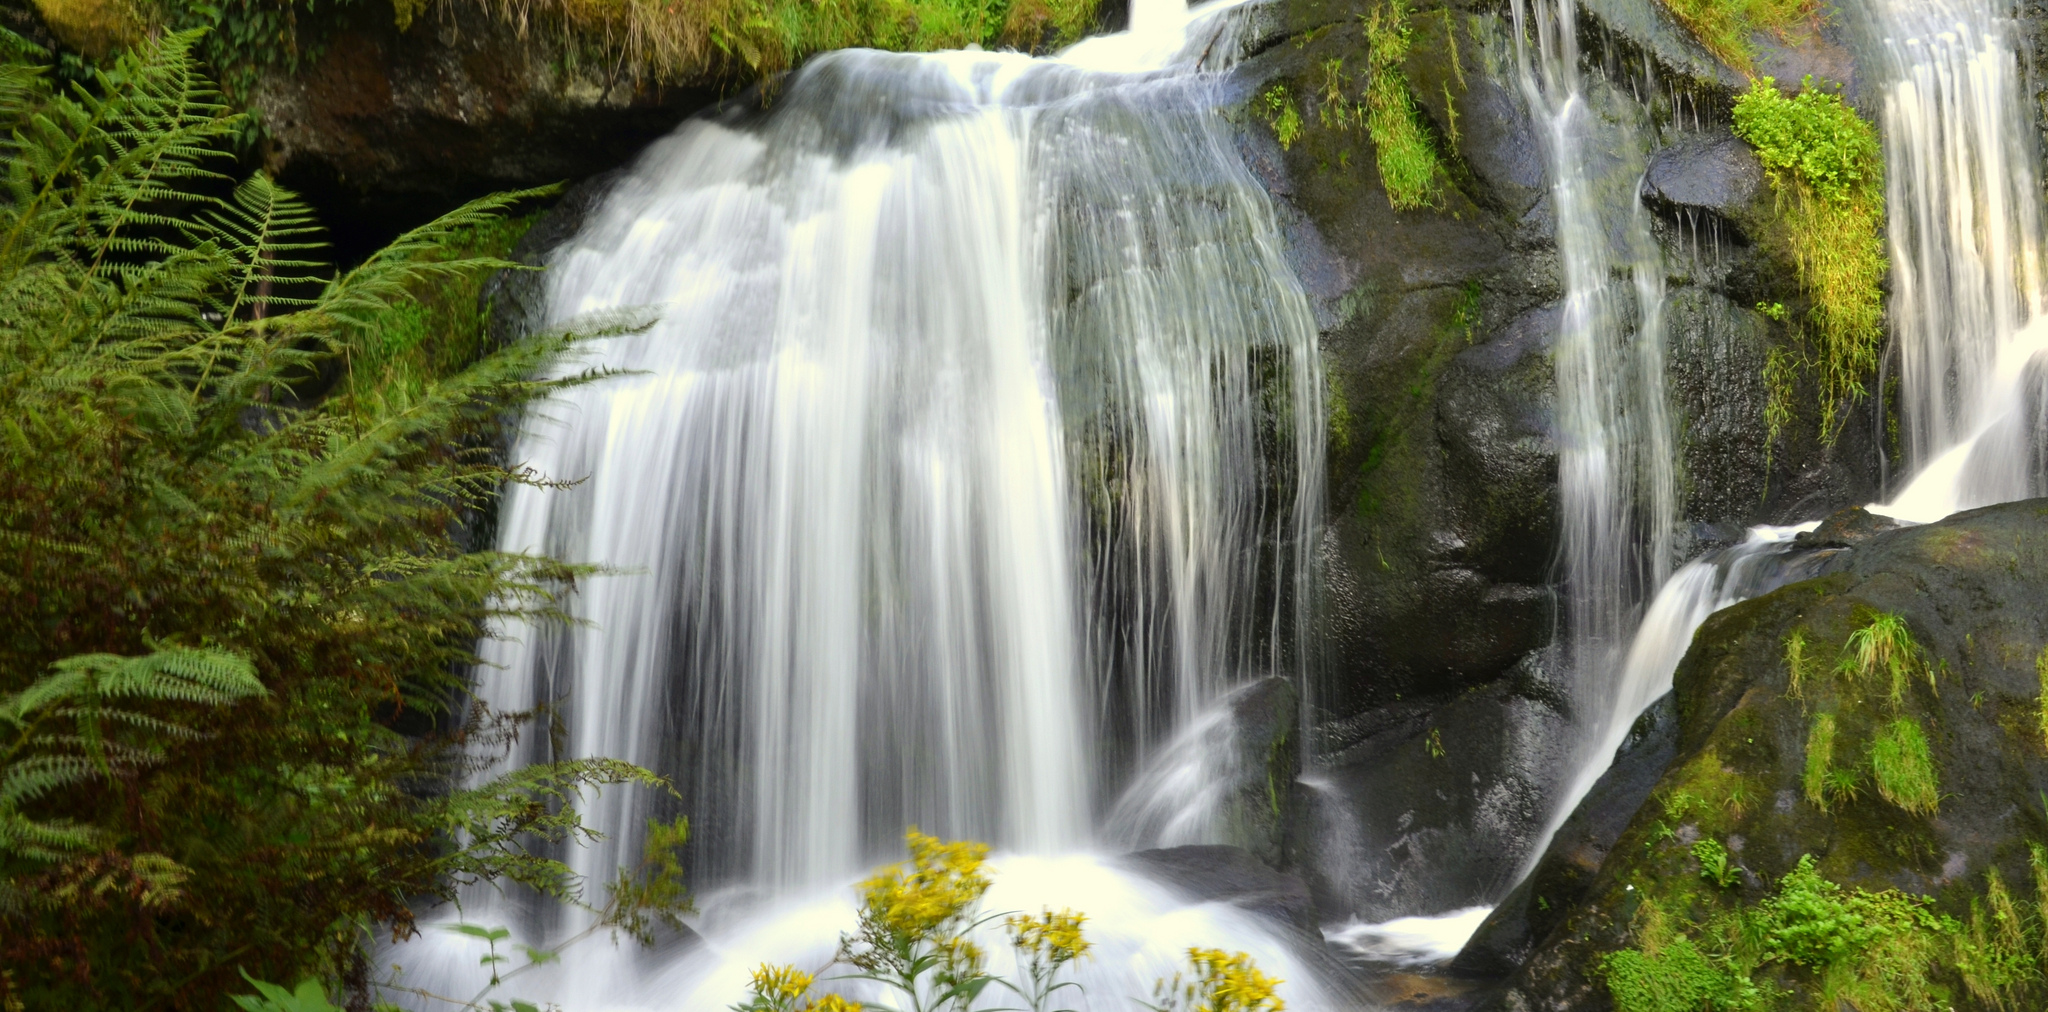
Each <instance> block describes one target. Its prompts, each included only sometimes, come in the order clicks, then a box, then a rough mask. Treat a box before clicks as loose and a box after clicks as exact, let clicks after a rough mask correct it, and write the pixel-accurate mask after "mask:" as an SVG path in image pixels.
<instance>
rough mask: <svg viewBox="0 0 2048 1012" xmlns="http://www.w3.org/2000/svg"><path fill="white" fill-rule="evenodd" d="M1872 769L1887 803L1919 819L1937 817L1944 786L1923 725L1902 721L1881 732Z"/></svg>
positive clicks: (1872, 754)
mask: <svg viewBox="0 0 2048 1012" xmlns="http://www.w3.org/2000/svg"><path fill="white" fill-rule="evenodd" d="M1870 766H1871V771H1872V772H1873V773H1875V774H1876V779H1877V793H1878V794H1880V795H1882V796H1883V797H1884V799H1885V800H1886V801H1889V802H1891V803H1892V804H1894V805H1897V806H1899V807H1900V808H1903V809H1905V810H1906V811H1908V812H1911V813H1913V814H1915V815H1932V814H1934V810H1935V808H1936V806H1937V805H1939V804H1940V802H1941V785H1940V783H1939V778H1938V776H1937V774H1936V773H1935V770H1934V756H1933V755H1932V754H1931V753H1930V752H1929V750H1928V747H1927V735H1926V733H1925V732H1923V731H1922V730H1920V722H1919V721H1917V720H1914V719H1913V718H1911V717H1900V718H1899V719H1897V720H1895V721H1892V722H1891V724H1890V725H1888V726H1886V727H1884V728H1883V729H1881V730H1879V731H1878V733H1877V740H1876V741H1873V742H1871V743H1870Z"/></svg>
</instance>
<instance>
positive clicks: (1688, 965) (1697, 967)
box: [1600, 938, 1762, 1012]
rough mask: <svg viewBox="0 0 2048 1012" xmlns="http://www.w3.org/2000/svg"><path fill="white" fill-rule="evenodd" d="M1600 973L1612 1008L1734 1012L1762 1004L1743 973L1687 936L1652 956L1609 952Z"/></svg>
mask: <svg viewBox="0 0 2048 1012" xmlns="http://www.w3.org/2000/svg"><path fill="white" fill-rule="evenodd" d="M1600 972H1601V975H1602V976H1604V977H1605V978H1606V979H1607V992H1608V994H1610V995H1612V996H1613V997H1614V1008H1615V1012H1706V1010H1715V1012H1739V1010H1745V1009H1754V1008H1759V1007H1761V1006H1762V1000H1761V995H1760V994H1759V992H1758V990H1757V987H1756V985H1755V984H1753V983H1751V981H1750V980H1749V978H1748V977H1746V976H1744V975H1741V974H1738V973H1735V972H1733V971H1731V970H1729V969H1728V968H1727V967H1726V966H1725V965H1724V964H1723V963H1720V962H1717V961H1715V960H1713V959H1710V958H1708V957H1707V955H1706V954H1705V953H1703V952H1701V951H1700V949H1699V946H1697V945H1695V944H1693V941H1692V940H1691V939H1689V938H1678V939H1674V940H1672V941H1671V942H1669V943H1667V944H1665V945H1664V946H1663V947H1662V948H1661V949H1659V950H1658V951H1657V952H1656V953H1655V954H1651V953H1648V952H1644V951H1642V950H1639V949H1623V950H1621V951H1620V952H1613V953H1609V954H1608V955H1607V956H1606V958H1605V959H1603V960H1602V961H1601V963H1600Z"/></svg>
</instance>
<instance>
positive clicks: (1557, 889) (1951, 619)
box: [1460, 499, 2048, 1012]
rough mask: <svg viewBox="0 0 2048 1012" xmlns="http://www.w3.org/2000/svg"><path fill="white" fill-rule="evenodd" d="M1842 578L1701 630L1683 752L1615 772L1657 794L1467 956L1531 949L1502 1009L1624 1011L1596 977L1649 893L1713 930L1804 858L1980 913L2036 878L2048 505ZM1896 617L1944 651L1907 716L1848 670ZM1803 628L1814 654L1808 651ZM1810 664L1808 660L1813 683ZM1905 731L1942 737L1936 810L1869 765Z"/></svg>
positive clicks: (1873, 561) (1941, 530)
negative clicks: (1829, 730)
mask: <svg viewBox="0 0 2048 1012" xmlns="http://www.w3.org/2000/svg"><path fill="white" fill-rule="evenodd" d="M1852 519H1854V518H1853V517H1845V518H1844V521H1845V522H1844V524H1843V525H1841V526H1843V527H1844V528H1847V527H1849V526H1850V525H1849V524H1848V523H1847V521H1849V520H1852ZM1830 540H1831V541H1841V540H1847V539H1843V538H1831V539H1830ZM1833 566H1834V571H1833V572H1831V573H1829V574H1828V575H1825V576H1822V577H1820V578H1818V579H1812V580H1807V581H1804V582H1801V583H1795V584H1792V585H1789V586H1786V587H1783V588H1780V589H1779V590H1777V591H1775V592H1773V593H1771V594H1768V595H1765V596H1763V597H1759V598H1756V599H1754V600H1751V601H1748V602H1745V603H1743V604H1739V605H1736V606H1734V607H1731V608H1729V609H1726V610H1725V611H1722V612H1721V613H1719V614H1717V615H1715V616H1714V617H1713V618H1712V619H1710V620H1709V621H1708V622H1707V624H1706V625H1705V626H1703V627H1702V628H1701V629H1700V631H1699V633H1698V635H1697V637H1696V638H1695V639H1694V642H1693V646H1692V649H1691V650H1690V652H1688V653H1687V655H1686V658H1685V661H1684V662H1683V663H1682V664H1681V665H1680V666H1679V669H1678V673H1677V676H1676V688H1675V690H1674V696H1673V702H1674V705H1675V716H1676V720H1675V735H1674V738H1675V741H1674V742H1673V743H1672V745H1671V746H1670V748H1669V751H1668V752H1663V751H1657V750H1652V751H1650V752H1647V753H1644V754H1643V757H1642V759H1641V760H1640V761H1630V760H1629V759H1628V756H1627V755H1626V754H1625V755H1624V757H1623V761H1622V762H1621V763H1618V764H1617V767H1616V769H1617V773H1616V774H1614V775H1611V776H1618V777H1622V778H1627V779H1629V780H1631V781H1632V782H1636V783H1640V781H1641V778H1642V777H1643V775H1644V772H1645V771H1646V770H1650V769H1655V770H1656V776H1655V786H1654V787H1653V788H1651V789H1650V790H1648V791H1647V792H1642V791H1639V790H1635V789H1631V790H1630V791H1629V792H1627V793H1628V794H1629V796H1631V797H1645V798H1647V801H1646V802H1644V803H1641V804H1640V805H1639V806H1637V807H1635V808H1634V810H1633V812H1632V813H1631V814H1630V816H1629V817H1628V819H1627V820H1626V826H1625V828H1623V829H1621V830H1620V831H1619V832H1618V833H1617V834H1614V835H1613V836H1611V837H1607V840H1608V842H1607V843H1606V844H1605V845H1604V846H1601V847H1599V848H1597V849H1595V850H1593V851H1590V852H1588V853H1587V854H1586V856H1585V858H1584V859H1579V858H1572V859H1571V860H1569V861H1562V862H1556V863H1555V867H1556V870H1557V872H1558V873H1559V874H1560V875H1567V876H1569V877H1572V878H1573V879H1575V883H1565V884H1564V885H1562V886H1560V885H1558V884H1556V883H1557V882H1558V881H1561V880H1547V879H1545V878H1544V875H1543V873H1541V872H1539V874H1538V876H1537V878H1536V880H1535V881H1536V883H1537V884H1536V885H1535V887H1534V890H1535V892H1536V893H1538V894H1539V895H1542V896H1544V897H1545V898H1546V900H1547V901H1548V903H1549V905H1550V911H1549V914H1548V916H1547V917H1535V916H1528V917H1526V918H1525V923H1524V924H1522V925H1514V924H1508V923H1505V922H1506V921H1509V920H1511V919H1512V918H1509V917H1506V916H1500V915H1497V916H1496V918H1495V923H1492V924H1489V925H1488V927H1487V928H1486V929H1482V931H1481V933H1480V935H1479V936H1478V937H1477V938H1476V939H1475V941H1474V947H1473V949H1471V950H1470V951H1468V952H1467V954H1466V955H1464V956H1461V957H1460V962H1461V963H1464V964H1468V965H1471V966H1472V967H1473V968H1475V969H1500V968H1502V967H1503V966H1505V965H1507V964H1508V963H1512V962H1514V961H1515V956H1516V955H1517V945H1520V944H1528V945H1530V946H1531V947H1532V948H1533V951H1532V952H1531V953H1530V954H1529V956H1528V957H1527V959H1526V961H1525V962H1523V963H1522V965H1521V968H1520V970H1519V971H1518V972H1517V973H1516V974H1515V976H1514V978H1513V980H1512V982H1511V985H1510V987H1509V989H1508V991H1507V992H1506V993H1505V995H1504V996H1503V998H1502V1007H1504V1008H1513V1009H1520V1010H1550V1009H1554V1010H1565V1009H1570V1010H1574V1012H1581V1010H1598V1009H1601V1008H1605V1007H1608V998H1607V993H1606V989H1605V987H1604V985H1603V982H1602V978H1601V976H1600V974H1599V973H1598V971H1597V969H1596V968H1597V966H1598V964H1599V960H1600V958H1601V957H1602V956H1603V955H1605V954H1606V953H1608V952H1612V951H1615V950H1617V949H1620V948H1623V947H1625V946H1628V945H1630V944H1632V942H1633V934H1632V931H1633V929H1634V926H1635V925H1634V921H1635V917H1636V913H1637V911H1638V910H1639V909H1640V908H1641V907H1642V905H1643V904H1644V903H1645V902H1653V903H1656V904H1657V905H1658V906H1659V908H1660V909H1661V910H1662V912H1663V913H1664V914H1665V915H1666V916H1668V917H1673V918H1677V919H1678V920H1679V922H1681V923H1703V922H1704V920H1705V919H1706V917H1707V916H1709V915H1710V914H1712V913H1714V912H1716V911H1719V910H1724V909H1733V908H1735V907H1737V906H1739V905H1746V904H1753V903H1755V902H1757V901H1758V900H1760V899H1761V898H1762V897H1763V896H1764V895H1765V894H1766V891H1767V888H1768V886H1769V884H1770V883H1774V882H1776V881H1778V880H1779V879H1780V878H1781V877H1783V876H1784V875H1785V874H1786V873H1787V872H1788V871H1790V870H1792V868H1793V867H1794V866H1795V865H1796V864H1797V863H1798V861H1799V859H1800V857H1801V856H1802V855H1807V854H1811V855H1813V856H1814V858H1815V859H1816V861H1817V864H1818V867H1819V869H1820V871H1821V872H1822V874H1824V875H1825V876H1827V877H1828V878H1829V879H1832V880H1834V881H1836V882H1839V883H1842V884H1843V885H1845V886H1851V887H1863V888H1868V889H1873V890H1875V889H1885V888H1898V889H1902V890H1904V891H1906V892H1908V893H1913V894H1922V895H1931V896H1934V897H1936V900H1937V905H1938V908H1939V909H1941V910H1943V911H1945V912H1947V913H1949V914H1951V915H1954V916H1957V917H1959V918H1963V919H1965V920H1967V918H1968V916H1969V910H1970V903H1971V902H1972V900H1973V899H1976V898H1979V897H1981V896H1982V895H1983V890H1984V882H1985V873H1986V872H1987V871H1989V870H1991V869H1998V870H1999V871H2000V872H2002V874H2003V877H2004V879H2005V881H2007V882H2014V883H2018V882H2027V881H2030V873H2029V871H2028V869H2027V841H2029V840H2039V839H2042V838H2043V834H2044V833H2048V816H2044V813H2043V811H2042V809H2041V807H2040V797H2041V792H2042V791H2044V790H2048V749H2044V747H2043V741H2042V737H2041V731H2040V721H2039V715H2040V711H2041V684H2040V676H2039V672H2038V669H2037V658H2039V657H2041V656H2043V650H2044V645H2048V500H2039V499H2036V500H2030V501H2025V502H2018V503H2009V504H2006V505H2003V506H1994V507H1990V508H1988V509H1982V510H1976V511H1972V512H1969V513H1964V514H1960V515H1958V516H1956V517H1953V518H1950V519H1949V520H1945V521H1943V522H1941V523H1937V524H1932V525H1928V526H1924V527H1912V528H1905V529H1896V530H1889V531H1883V532H1877V533H1864V534H1862V535H1860V536H1858V537H1855V538H1854V539H1853V541H1852V547H1849V548H1848V549H1847V550H1845V551H1840V552H1839V554H1838V556H1837V561H1835V562H1834V563H1833ZM1881 614H1889V615H1895V616H1899V617H1900V618H1902V619H1903V621H1904V624H1905V627H1906V628H1907V629H1909V630H1910V634H1911V637H1912V639H1913V641H1915V642H1916V643H1917V645H1918V647H1919V648H1920V649H1923V650H1924V651H1925V654H1924V662H1925V665H1926V667H1925V668H1924V669H1916V671H1915V673H1914V674H1913V676H1912V679H1911V682H1910V684H1908V685H1906V686H1904V689H1903V692H1902V694H1901V698H1900V700H1899V701H1898V703H1897V704H1893V703H1891V702H1890V700H1889V698H1888V697H1889V694H1890V688H1889V686H1888V685H1887V684H1884V683H1883V682H1877V683H1871V682H1869V681H1867V680H1866V679H1865V678H1864V677H1863V676H1852V675H1844V674H1840V673H1838V672H1837V671H1836V662H1837V660H1838V658H1839V657H1840V656H1842V654H1843V653H1844V650H1845V643H1846V642H1847V641H1848V639H1849V637H1850V635H1851V634H1852V633H1853V632H1855V631H1856V630H1858V629H1862V628H1865V627H1866V626H1868V625H1869V624H1870V622H1871V620H1872V619H1873V617H1875V616H1878V615H1881ZM1795 637H1796V638H1797V639H1798V640H1799V641H1800V642H1801V643H1802V644H1803V649H1804V650H1805V651H1807V653H1806V654H1805V655H1804V659H1803V660H1802V659H1800V655H1794V654H1790V653H1788V646H1787V644H1788V642H1791V641H1792V640H1793V639H1794V638H1795ZM1794 663H1800V664H1801V665H1802V668H1801V679H1800V683H1799V684H1798V685H1797V686H1795V685H1794V684H1793V681H1792V665H1793V664H1794ZM1930 678H1931V684H1930V682H1929V679H1930ZM1821 715H1827V716H1828V717H1829V719H1831V720H1833V721H1835V722H1836V726H1838V727H1839V729H1840V730H1839V733H1838V735H1837V736H1836V737H1835V739H1834V742H1835V744H1834V746H1833V750H1832V755H1833V757H1834V759H1833V766H1832V767H1831V768H1834V769H1839V770H1841V771H1843V774H1844V777H1845V779H1843V780H1842V781H1841V783H1842V784H1845V785H1846V786H1841V787H1840V789H1839V790H1837V791H1832V792H1831V794H1830V795H1823V798H1822V801H1825V802H1826V804H1825V806H1824V805H1823V804H1822V803H1821V801H1817V800H1816V799H1815V797H1814V796H1813V794H1812V793H1810V791H1809V784H1808V783H1807V781H1806V770H1807V768H1808V757H1809V741H1810V740H1811V739H1810V737H1809V736H1810V735H1811V734H1812V733H1813V728H1814V726H1815V721H1816V719H1817V718H1818V717H1819V716H1821ZM1902 719H1903V720H1911V721H1914V722H1916V723H1917V724H1918V725H1919V726H1920V727H1922V728H1923V729H1924V732H1925V736H1926V739H1927V741H1928V743H1929V745H1930V747H1931V754H1932V757H1933V765H1934V769H1935V770H1936V771H1937V773H1938V776H1939V801H1938V805H1937V807H1936V808H1935V809H1934V810H1933V811H1931V812H1927V811H1909V810H1907V809H1905V808H1902V807H1900V806H1899V805H1897V804H1894V803H1893V802H1891V801H1889V800H1887V798H1886V797H1885V795H1884V793H1883V790H1881V788H1880V783H1879V781H1878V777H1877V774H1876V773H1875V772H1874V768H1873V767H1872V765H1871V759H1870V755H1871V754H1872V752H1871V749H1872V745H1873V742H1874V740H1875V736H1876V735H1877V734H1879V733H1880V732H1881V731H1882V729H1883V728H1884V727H1887V726H1890V725H1891V724H1892V723H1893V722H1895V721H1898V720H1902ZM1664 756H1668V758H1663V759H1661V761H1660V757H1664ZM1830 798H1831V799H1830ZM1620 800H1621V802H1622V803H1623V804H1622V805H1620V806H1617V804H1616V803H1615V800H1614V799H1612V798H1609V799H1602V798H1600V797H1599V792H1596V794H1595V795H1594V796H1591V797H1589V798H1588V800H1587V803H1586V805H1585V806H1582V808H1581V810H1580V812H1579V813H1578V814H1577V815H1575V816H1574V820H1575V821H1576V822H1580V823H1582V824H1584V825H1586V826H1588V827H1595V826H1597V825H1599V824H1601V823H1606V822H1611V820H1612V817H1613V813H1614V812H1615V811H1616V810H1618V807H1626V804H1625V803H1626V801H1627V800H1628V798H1622V799H1620ZM1569 835H1570V834H1569V833H1567V834H1560V837H1559V839H1560V846H1559V847H1557V848H1553V854H1557V853H1558V852H1559V851H1560V850H1564V851H1570V850H1572V848H1573V844H1570V843H1567V842H1566V841H1567V838H1568V836H1569ZM1592 835H1593V836H1595V837H1603V836H1604V835H1605V834H1600V833H1594V834H1592ZM1702 840H1712V841H1716V842H1719V843H1720V844H1722V845H1723V846H1725V848H1726V849H1727V851H1729V852H1730V854H1731V855H1732V857H1731V861H1732V862H1733V864H1734V865H1735V870H1736V874H1735V875H1733V876H1732V877H1731V878H1730V880H1729V884H1728V886H1727V887H1726V888H1720V887H1714V886H1709V885H1706V884H1703V880H1702V878H1701V871H1702V868H1701V864H1700V861H1699V859H1698V857H1697V856H1696V854H1695V852H1694V851H1693V850H1692V849H1691V846H1692V845H1693V844H1694V843H1697V842H1699V841H1702ZM1603 851H1604V853H1602V852H1603ZM2015 888H2021V887H2019V886H2015ZM1574 894H1575V895H1576V896H1577V897H1578V898H1577V899H1576V901H1573V900H1572V899H1571V897H1572V896H1573V895H1574ZM1504 909H1506V908H1505V906H1504ZM1522 909H1524V910H1526V905H1523V907H1522ZM1781 984H1789V985H1791V986H1797V981H1796V980H1794V981H1789V982H1781ZM1957 990H1958V993H1959V996H1958V1002H1959V1003H1960V1004H1962V1005H1967V1004H1968V1003H1967V1001H1965V1000H1964V997H1963V996H1962V995H1961V989H1960V988H1958V989H1957Z"/></svg>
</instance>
